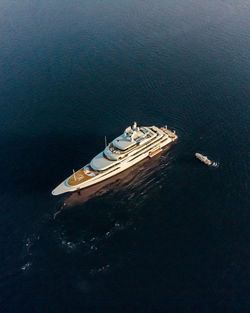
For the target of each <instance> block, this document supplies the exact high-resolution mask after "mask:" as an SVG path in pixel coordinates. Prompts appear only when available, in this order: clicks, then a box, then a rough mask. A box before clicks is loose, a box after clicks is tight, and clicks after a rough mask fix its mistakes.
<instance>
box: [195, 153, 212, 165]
mask: <svg viewBox="0 0 250 313" xmlns="http://www.w3.org/2000/svg"><path fill="white" fill-rule="evenodd" d="M195 156H196V158H197V159H199V160H200V161H201V162H203V163H205V164H206V165H212V161H211V160H209V159H208V157H207V156H205V155H202V154H200V153H195Z"/></svg>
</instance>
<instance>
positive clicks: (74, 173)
mask: <svg viewBox="0 0 250 313" xmlns="http://www.w3.org/2000/svg"><path fill="white" fill-rule="evenodd" d="M73 175H74V180H75V181H76V172H75V170H74V169H73Z"/></svg>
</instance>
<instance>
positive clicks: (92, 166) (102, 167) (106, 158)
mask: <svg viewBox="0 0 250 313" xmlns="http://www.w3.org/2000/svg"><path fill="white" fill-rule="evenodd" d="M177 138H178V136H177V135H176V134H175V131H171V130H169V129H168V128H167V126H164V127H162V128H158V127H156V126H143V127H138V126H137V124H136V122H135V123H134V125H133V126H132V127H131V126H129V127H127V128H126V129H125V131H124V133H123V134H122V135H121V136H119V137H117V138H115V139H114V140H113V141H112V142H111V143H110V144H108V145H107V146H106V147H105V149H104V150H103V151H102V152H101V153H99V154H97V155H96V156H95V157H94V158H93V159H92V160H91V161H90V163H88V164H87V165H85V166H84V167H82V168H81V169H79V170H78V171H76V172H75V171H73V174H72V175H71V176H69V177H68V178H66V179H65V180H64V181H63V182H62V183H61V184H60V185H58V186H57V187H56V188H55V189H54V190H53V191H52V194H53V195H60V194H63V193H66V192H73V191H77V190H80V189H83V188H86V187H89V186H92V185H94V184H97V183H99V182H101V181H103V180H105V179H107V178H110V177H112V176H115V175H117V174H119V173H121V172H122V171H124V170H126V169H128V168H130V167H131V166H133V165H135V164H136V163H138V162H140V161H142V160H143V159H145V158H147V157H150V158H151V157H153V156H155V155H156V154H158V153H160V152H161V151H162V148H163V147H165V146H167V145H169V144H170V143H172V142H174V141H175V140H176V139H177Z"/></svg>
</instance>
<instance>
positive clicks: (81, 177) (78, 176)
mask: <svg viewBox="0 0 250 313" xmlns="http://www.w3.org/2000/svg"><path fill="white" fill-rule="evenodd" d="M90 178H93V177H92V176H88V175H86V174H85V173H84V170H83V169H80V170H79V171H77V172H75V173H74V175H72V176H71V177H70V178H69V179H68V181H67V183H68V184H69V185H70V186H76V185H78V184H81V183H83V182H85V181H87V180H89V179H90Z"/></svg>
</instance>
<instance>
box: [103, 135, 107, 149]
mask: <svg viewBox="0 0 250 313" xmlns="http://www.w3.org/2000/svg"><path fill="white" fill-rule="evenodd" d="M104 142H105V148H106V147H107V137H106V136H105V137H104Z"/></svg>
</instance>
